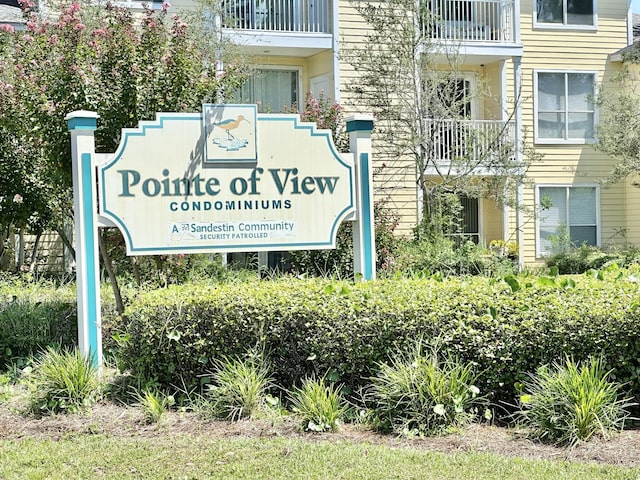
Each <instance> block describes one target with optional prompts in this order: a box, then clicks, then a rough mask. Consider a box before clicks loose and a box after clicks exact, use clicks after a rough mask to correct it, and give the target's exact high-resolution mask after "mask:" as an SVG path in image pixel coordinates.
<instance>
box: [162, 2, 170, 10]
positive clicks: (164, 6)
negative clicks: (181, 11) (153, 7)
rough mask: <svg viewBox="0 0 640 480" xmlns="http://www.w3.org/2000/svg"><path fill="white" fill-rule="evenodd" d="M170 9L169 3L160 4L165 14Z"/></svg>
mask: <svg viewBox="0 0 640 480" xmlns="http://www.w3.org/2000/svg"><path fill="white" fill-rule="evenodd" d="M170 8H171V4H170V3H169V2H164V3H163V4H162V11H163V12H166V11H167V10H169V9H170Z"/></svg>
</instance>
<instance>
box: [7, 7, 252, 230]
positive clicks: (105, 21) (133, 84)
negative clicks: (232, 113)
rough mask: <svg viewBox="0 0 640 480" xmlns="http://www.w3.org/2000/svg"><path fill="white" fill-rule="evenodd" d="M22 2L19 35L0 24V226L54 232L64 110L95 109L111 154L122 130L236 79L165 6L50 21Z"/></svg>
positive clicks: (66, 202)
mask: <svg viewBox="0 0 640 480" xmlns="http://www.w3.org/2000/svg"><path fill="white" fill-rule="evenodd" d="M21 5H22V8H23V12H24V17H25V26H26V30H24V31H16V30H15V29H14V28H12V27H10V26H8V25H3V26H0V152H2V153H1V154H0V156H1V158H2V162H0V191H1V192H3V195H2V198H1V199H0V225H8V224H11V223H14V224H18V225H23V224H26V226H29V227H31V228H38V229H42V228H58V229H59V227H61V225H62V221H63V218H64V217H65V216H67V215H70V212H71V210H72V205H71V200H72V195H71V193H70V191H71V163H70V161H69V160H68V159H70V158H71V153H70V137H69V134H68V132H67V125H66V121H65V116H66V115H67V114H68V113H70V112H73V111H76V110H92V111H96V112H97V113H98V114H99V116H100V119H99V122H98V129H97V130H96V149H97V151H100V152H112V151H114V150H115V148H116V147H117V145H118V143H119V141H120V132H121V129H122V128H126V127H133V126H136V125H137V124H138V122H139V121H140V120H149V119H151V120H152V119H154V118H155V114H156V112H159V111H178V112H180V111H194V110H199V109H200V108H201V104H202V102H206V101H210V100H212V99H213V98H215V96H216V93H217V92H218V91H222V90H224V89H226V88H229V89H233V88H235V87H236V86H237V84H238V83H239V82H240V81H241V79H242V78H243V74H242V73H241V72H242V71H243V68H244V66H243V65H244V64H243V62H242V61H240V60H238V59H234V61H230V62H228V63H227V65H233V67H228V68H227V70H226V72H225V74H224V75H220V74H219V72H216V67H215V62H214V59H213V58H212V56H213V55H214V54H215V53H214V52H218V51H221V50H220V49H212V48H211V45H210V44H209V43H207V44H205V43H204V42H205V41H207V42H211V41H212V40H211V39H210V38H207V39H206V40H205V39H204V37H205V36H204V35H199V33H198V28H197V27H198V25H196V24H192V25H191V26H189V25H188V24H187V23H186V22H185V21H184V20H183V19H182V18H181V17H179V16H178V15H171V14H170V13H169V4H163V7H162V9H160V10H153V9H150V8H145V10H144V12H143V15H142V18H141V19H140V18H139V17H137V16H134V15H133V14H132V12H131V11H130V10H128V9H126V8H120V7H117V6H115V5H113V4H111V3H107V4H106V6H104V7H90V6H82V7H81V6H80V4H79V3H72V4H70V5H66V6H63V7H61V8H60V10H59V12H60V13H59V14H58V16H57V17H56V18H51V17H44V16H41V15H40V14H39V13H38V12H37V11H36V10H35V9H34V7H35V4H34V3H33V2H32V1H31V0H24V1H22V4H21ZM194 18H195V17H194ZM209 37H210V35H209ZM223 55H225V53H223ZM16 194H19V195H20V196H21V197H22V198H23V202H22V203H18V202H13V201H12V199H13V198H14V196H15V195H16Z"/></svg>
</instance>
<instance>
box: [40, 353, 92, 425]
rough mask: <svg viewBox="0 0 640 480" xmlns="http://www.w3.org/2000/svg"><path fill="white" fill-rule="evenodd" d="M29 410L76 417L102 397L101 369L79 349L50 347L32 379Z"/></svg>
mask: <svg viewBox="0 0 640 480" xmlns="http://www.w3.org/2000/svg"><path fill="white" fill-rule="evenodd" d="M28 384H29V410H30V411H31V412H32V413H36V414H51V413H72V412H75V411H78V410H80V409H82V408H84V407H89V406H91V405H93V404H94V403H95V402H96V401H97V399H98V398H99V397H100V395H101V393H102V388H101V387H102V385H101V382H100V377H99V375H98V369H97V367H96V366H95V364H94V362H93V360H92V359H91V358H85V357H84V356H83V355H82V354H81V353H80V351H79V350H78V349H72V350H57V349H54V348H51V347H49V348H48V349H47V350H46V351H45V352H44V354H43V355H42V357H41V358H40V359H38V360H36V362H35V363H34V365H33V368H32V370H31V373H30V374H29V378H28Z"/></svg>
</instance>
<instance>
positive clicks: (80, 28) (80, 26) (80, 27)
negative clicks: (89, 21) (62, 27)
mask: <svg viewBox="0 0 640 480" xmlns="http://www.w3.org/2000/svg"><path fill="white" fill-rule="evenodd" d="M73 28H75V29H76V30H78V31H79V32H81V31H82V30H84V29H85V28H87V26H86V25H85V24H84V23H76V26H75V27H73Z"/></svg>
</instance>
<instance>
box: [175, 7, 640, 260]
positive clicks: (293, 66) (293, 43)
mask: <svg viewBox="0 0 640 480" xmlns="http://www.w3.org/2000/svg"><path fill="white" fill-rule="evenodd" d="M429 2H430V4H429V5H428V8H429V9H430V10H431V11H432V12H435V13H436V14H437V15H438V17H439V18H440V22H441V24H440V25H441V27H440V28H439V29H438V30H437V32H436V33H432V35H435V37H436V38H435V39H436V40H439V41H442V42H443V43H449V44H450V45H452V46H453V47H452V48H454V49H456V51H457V54H458V55H459V57H458V58H459V69H460V83H459V85H460V86H461V87H460V88H462V89H466V88H473V85H475V84H480V83H481V84H483V85H484V86H485V87H486V91H490V92H491V97H488V96H487V97H484V98H482V97H480V98H474V99H473V101H470V102H469V103H470V104H469V106H468V108H467V110H466V111H465V121H466V122H467V125H466V126H465V128H472V129H487V128H494V126H495V125H498V126H503V127H504V130H503V131H504V132H506V135H507V136H508V137H509V141H511V142H514V144H517V145H519V144H520V142H526V144H527V146H528V147H530V148H533V149H534V150H535V152H536V153H537V155H538V156H539V157H540V158H539V159H538V160H536V161H534V162H533V163H531V165H530V166H529V168H528V170H527V176H526V177H527V178H526V180H525V181H524V182H522V183H521V184H520V185H519V186H518V187H517V188H518V191H517V195H518V198H519V199H520V201H521V204H522V206H523V208H515V207H513V206H511V207H507V206H502V205H498V204H497V203H496V202H494V201H492V200H489V199H483V198H477V199H476V198H470V199H465V200H464V202H463V210H464V215H465V232H464V233H465V234H466V235H468V237H469V238H470V239H472V240H474V241H476V242H481V243H484V244H486V245H488V244H489V243H490V242H491V241H492V240H507V241H514V242H517V243H518V245H519V249H520V256H521V259H523V261H524V263H526V264H536V263H541V262H542V261H543V258H544V256H545V255H547V254H549V253H550V252H551V251H552V249H553V248H554V242H558V241H560V240H562V239H565V240H566V239H567V238H568V239H569V240H570V241H571V242H572V243H573V244H575V245H581V244H583V243H586V244H589V245H600V246H608V245H613V244H622V243H625V242H627V241H632V242H635V241H640V224H638V222H637V221H636V220H635V215H634V213H633V211H634V208H633V206H634V205H635V204H636V197H638V196H639V195H640V193H639V191H638V189H636V188H635V187H633V186H632V185H631V184H630V182H622V183H619V184H615V185H608V186H606V187H605V186H604V185H603V184H602V183H601V180H602V179H603V178H605V177H606V176H607V175H608V174H609V173H610V172H611V170H612V168H613V160H612V159H610V158H609V157H608V156H607V155H606V154H604V153H601V152H598V151H597V150H595V149H594V148H593V143H594V141H595V135H596V132H597V122H598V112H597V110H596V108H595V106H594V104H593V99H594V97H595V95H597V90H598V86H599V85H600V84H602V83H603V82H606V81H607V79H608V78H610V77H611V76H612V75H614V74H615V73H616V72H617V71H618V70H619V68H620V62H619V59H615V58H614V57H612V54H613V53H614V52H616V51H618V50H619V49H621V48H624V47H625V46H627V45H629V44H630V43H631V41H632V22H631V13H630V5H629V3H628V1H627V0H608V1H606V2H605V1H604V0H429ZM177 6H180V5H177ZM184 6H187V5H184ZM225 8H226V11H227V12H228V15H229V16H228V17H227V19H226V20H223V28H224V31H225V34H228V35H229V36H231V38H233V39H234V41H235V42H236V43H237V44H238V45H240V46H241V49H242V50H243V51H244V52H246V53H247V54H249V55H251V56H252V57H253V63H254V64H255V65H256V66H257V67H258V70H259V71H260V74H259V75H258V76H256V77H255V78H254V79H253V80H252V81H250V82H249V83H248V84H247V85H246V86H245V87H244V88H243V89H242V92H241V94H242V99H241V100H242V101H247V102H252V103H258V104H259V105H261V108H262V109H263V110H270V111H279V109H280V107H281V106H282V105H290V104H291V103H294V102H296V103H298V104H300V103H301V102H303V100H304V96H305V94H306V93H307V92H313V93H314V95H316V96H318V95H319V94H320V92H322V93H323V94H324V95H325V96H328V97H331V98H333V99H335V100H336V101H338V102H340V103H341V104H342V105H343V106H344V107H345V108H346V109H347V113H351V112H350V111H349V110H352V111H354V113H355V110H356V109H357V107H355V106H354V104H355V102H353V101H352V100H353V99H352V98H351V95H352V91H351V90H350V89H349V88H348V86H349V85H353V82H354V81H356V82H357V76H358V72H356V71H354V69H353V66H352V65H350V64H349V62H347V61H345V59H344V58H343V57H344V56H343V52H344V51H345V49H347V48H350V47H351V46H353V45H357V44H358V43H359V42H362V41H363V38H364V36H365V34H366V32H367V29H368V26H367V24H366V22H365V21H364V20H363V18H362V17H361V16H360V15H359V14H358V11H357V9H356V8H354V4H353V2H352V1H351V0H336V1H334V0H254V1H247V0H236V1H235V2H232V3H230V4H226V3H225ZM390 40H392V39H390ZM443 68H447V67H446V66H445V65H444V62H443ZM441 124H443V123H442V122H441ZM443 138H444V139H445V140H444V141H446V142H448V143H447V145H446V147H447V148H443V149H441V150H439V151H440V153H441V155H442V157H443V158H442V161H443V162H446V161H447V152H448V151H450V150H451V148H453V147H452V145H451V142H454V143H455V141H456V140H455V138H456V135H453V137H451V136H449V137H447V136H443ZM452 138H453V140H452ZM517 150H518V151H517V153H516V155H523V153H522V149H517ZM377 161H378V162H383V161H385V159H384V158H378V159H377ZM377 166H378V167H379V166H380V165H377ZM415 168H416V167H415V162H413V161H412V160H410V159H408V160H407V161H406V162H405V163H404V164H403V163H402V161H400V162H396V163H395V166H394V168H387V170H386V172H385V174H384V175H382V177H383V178H382V180H380V179H378V180H379V181H381V182H384V184H385V186H384V188H380V189H378V195H379V198H382V197H384V198H385V200H387V204H388V205H389V207H390V208H394V209H395V210H396V211H397V212H398V213H399V214H400V216H401V228H400V230H401V232H402V233H405V234H407V235H409V234H410V231H411V228H412V227H413V226H414V225H415V224H416V222H418V221H419V219H420V215H421V211H420V210H421V208H420V202H419V192H418V191H417V189H416V171H415ZM424 173H425V175H429V174H430V172H424ZM490 173H491V172H490V171H489V172H487V171H485V172H483V173H482V174H480V173H479V175H487V174H490ZM390 180H391V182H390ZM390 183H391V187H389V185H390ZM559 239H560V240H559Z"/></svg>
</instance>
